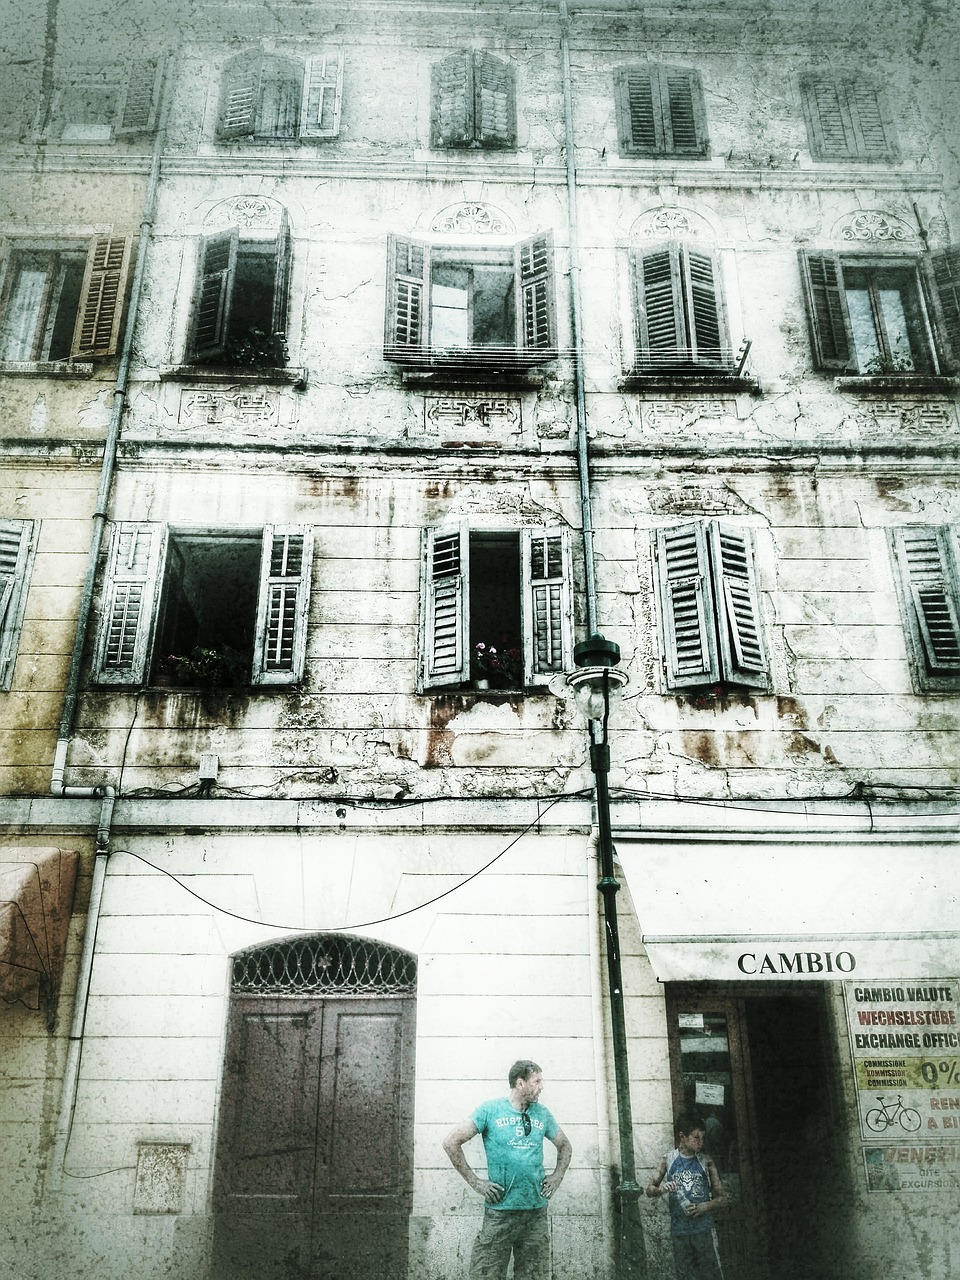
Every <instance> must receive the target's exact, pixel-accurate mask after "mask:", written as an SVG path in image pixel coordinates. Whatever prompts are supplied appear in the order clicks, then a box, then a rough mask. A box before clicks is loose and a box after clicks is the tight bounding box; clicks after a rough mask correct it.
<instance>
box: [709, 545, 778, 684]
mask: <svg viewBox="0 0 960 1280" xmlns="http://www.w3.org/2000/svg"><path fill="white" fill-rule="evenodd" d="M709 532H710V552H711V559H712V568H713V580H714V598H715V600H716V602H717V605H718V608H717V623H718V631H719V637H718V639H719V649H720V668H721V673H722V679H723V680H724V682H726V683H729V684H740V685H750V686H752V687H756V688H766V686H767V683H768V662H767V653H766V645H765V644H764V640H763V625H762V616H761V613H760V597H759V594H758V591H757V582H756V570H755V567H754V562H753V547H752V545H751V539H750V534H749V532H748V531H747V530H745V529H730V528H725V527H724V526H723V525H718V524H711V525H710V530H709Z"/></svg>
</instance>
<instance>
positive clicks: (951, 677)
mask: <svg viewBox="0 0 960 1280" xmlns="http://www.w3.org/2000/svg"><path fill="white" fill-rule="evenodd" d="M893 543H894V548H895V551H896V555H897V560H898V563H899V566H900V573H901V578H902V585H903V598H904V602H905V604H906V607H907V620H908V624H909V628H910V632H911V634H912V637H913V640H914V645H915V648H916V649H917V650H918V656H919V658H920V659H921V662H922V667H921V668H920V671H919V674H920V678H921V684H922V685H924V686H926V687H928V688H937V687H951V686H955V684H956V682H957V679H958V678H960V582H958V579H957V562H956V558H955V546H954V540H953V536H952V534H951V531H950V530H949V529H947V528H932V527H913V528H906V529H898V530H896V531H895V533H894V536H893Z"/></svg>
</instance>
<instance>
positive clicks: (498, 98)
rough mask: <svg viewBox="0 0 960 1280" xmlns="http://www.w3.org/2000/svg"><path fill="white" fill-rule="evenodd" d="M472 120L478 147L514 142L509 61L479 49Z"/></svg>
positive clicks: (512, 78) (513, 79)
mask: <svg viewBox="0 0 960 1280" xmlns="http://www.w3.org/2000/svg"><path fill="white" fill-rule="evenodd" d="M473 78H474V120H475V134H476V140H477V142H479V144H480V146H481V147H515V146H516V145H517V109H516V92H517V91H516V75H515V73H514V69H513V67H512V66H511V65H510V63H509V62H504V61H503V60H502V59H500V58H495V57H494V56H493V54H490V53H485V52H479V53H477V54H476V55H475V62H474V77H473Z"/></svg>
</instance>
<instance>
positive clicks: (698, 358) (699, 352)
mask: <svg viewBox="0 0 960 1280" xmlns="http://www.w3.org/2000/svg"><path fill="white" fill-rule="evenodd" d="M681 252H682V260H683V264H684V270H683V282H684V289H685V292H686V304H687V305H686V314H687V328H688V331H689V348H690V349H689V359H690V361H691V362H692V363H693V364H695V365H698V366H701V367H706V368H712V369H720V368H725V367H727V366H728V365H729V364H730V351H729V344H728V342H727V337H726V322H725V320H724V313H723V299H722V297H721V293H720V272H719V269H718V266H717V262H716V259H715V258H714V255H713V254H712V253H703V252H702V251H700V250H696V249H690V248H687V247H686V246H683V247H682V249H681Z"/></svg>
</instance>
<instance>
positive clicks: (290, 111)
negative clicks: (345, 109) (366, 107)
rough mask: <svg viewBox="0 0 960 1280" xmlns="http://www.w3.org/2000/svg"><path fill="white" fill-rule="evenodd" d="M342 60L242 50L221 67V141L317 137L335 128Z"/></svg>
mask: <svg viewBox="0 0 960 1280" xmlns="http://www.w3.org/2000/svg"><path fill="white" fill-rule="evenodd" d="M342 96H343V58H342V55H340V54H318V55H316V56H315V57H311V58H307V59H306V61H300V60H299V59H297V58H283V57H271V56H267V55H264V54H261V53H259V52H257V53H252V54H251V53H246V54H241V55H240V56H239V57H237V58H234V59H233V60H232V61H231V62H230V63H228V64H227V67H226V69H225V71H224V75H223V81H222V85H221V91H220V108H219V112H218V115H217V137H218V138H219V139H221V140H224V141H226V140H228V139H231V138H248V139H251V140H254V141H256V140H262V141H267V140H270V139H276V140H280V141H282V140H285V139H286V140H290V139H296V138H304V139H308V140H310V139H312V140H314V141H322V140H323V139H325V138H326V139H329V138H335V137H336V136H337V134H338V133H339V132H340V105H341V100H342Z"/></svg>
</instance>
